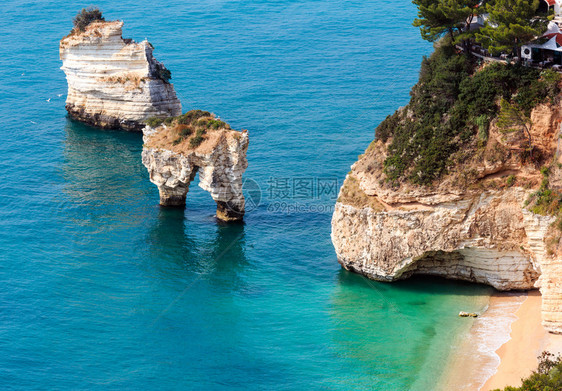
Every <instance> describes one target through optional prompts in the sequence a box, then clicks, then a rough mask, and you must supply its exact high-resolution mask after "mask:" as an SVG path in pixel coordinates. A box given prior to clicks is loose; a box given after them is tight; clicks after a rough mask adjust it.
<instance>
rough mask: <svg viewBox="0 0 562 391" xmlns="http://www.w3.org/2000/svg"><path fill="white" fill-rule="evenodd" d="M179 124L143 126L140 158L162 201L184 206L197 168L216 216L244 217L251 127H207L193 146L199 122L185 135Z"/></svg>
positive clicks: (201, 183)
mask: <svg viewBox="0 0 562 391" xmlns="http://www.w3.org/2000/svg"><path fill="white" fill-rule="evenodd" d="M198 121H202V120H201V119H198ZM203 121H204V119H203ZM184 126H185V125H184ZM181 129H182V125H177V124H176V123H172V124H169V125H161V126H158V127H156V128H151V127H150V126H147V127H146V128H145V130H144V137H143V140H144V146H143V151H142V162H143V164H144V165H145V167H146V168H147V169H148V172H149V175H150V181H151V182H152V183H154V184H155V185H156V186H158V191H159V193H160V204H161V205H163V206H184V205H185V202H186V196H187V193H188V191H189V185H190V184H191V182H192V181H193V179H194V178H195V175H196V174H197V173H199V187H201V188H202V189H204V190H206V191H208V192H209V193H210V194H211V196H212V197H213V199H214V200H215V202H216V203H217V212H216V216H217V218H218V219H220V220H223V221H237V220H242V218H243V216H244V207H245V202H244V195H243V193H242V174H243V173H244V171H245V170H246V168H247V166H248V161H247V159H246V152H247V150H248V143H249V140H248V132H247V131H242V132H239V131H235V130H232V129H230V128H229V127H228V126H224V127H222V126H221V128H219V129H208V130H206V133H205V135H204V136H203V137H204V140H203V141H202V142H201V144H200V145H198V146H193V145H191V144H190V142H191V140H192V139H193V137H194V135H193V134H195V132H196V128H194V129H193V132H192V135H191V136H186V137H185V138H184V137H182V136H181V133H179V132H181Z"/></svg>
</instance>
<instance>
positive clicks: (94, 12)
mask: <svg viewBox="0 0 562 391" xmlns="http://www.w3.org/2000/svg"><path fill="white" fill-rule="evenodd" d="M96 20H105V19H104V18H103V16H102V13H101V11H100V10H99V8H97V7H90V8H82V11H80V12H79V13H78V14H77V15H76V16H75V17H74V19H73V20H72V23H73V24H74V28H75V29H77V30H79V31H84V30H86V27H88V25H89V24H90V23H92V22H94V21H96Z"/></svg>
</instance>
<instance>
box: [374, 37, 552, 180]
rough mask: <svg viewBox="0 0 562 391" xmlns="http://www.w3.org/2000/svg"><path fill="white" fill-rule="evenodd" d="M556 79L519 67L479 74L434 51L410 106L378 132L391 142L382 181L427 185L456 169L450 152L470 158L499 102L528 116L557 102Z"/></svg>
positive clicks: (469, 62)
mask: <svg viewBox="0 0 562 391" xmlns="http://www.w3.org/2000/svg"><path fill="white" fill-rule="evenodd" d="M559 80H560V77H559V75H558V74H556V73H555V72H552V71H542V72H541V71H540V70H537V69H534V68H526V67H523V66H522V65H520V64H516V65H503V64H491V65H488V66H486V67H484V68H483V69H480V68H479V67H478V64H477V63H476V62H475V60H474V59H471V58H469V57H467V56H465V55H460V54H457V53H456V52H455V50H454V48H453V47H451V46H449V45H442V46H439V47H437V48H436V50H435V52H434V53H433V55H432V56H431V57H429V58H425V59H424V60H423V62H422V67H421V71H420V79H419V82H418V83H417V84H416V85H415V86H414V88H413V89H412V92H411V100H410V103H409V104H408V106H407V107H406V108H404V109H402V110H399V111H398V112H396V113H395V114H394V115H392V116H388V117H387V118H386V119H385V120H384V121H383V122H382V123H381V124H380V125H379V127H378V128H377V130H376V138H377V139H379V140H382V141H384V142H387V141H388V142H389V144H388V147H387V148H388V154H387V159H386V160H385V162H384V172H385V174H386V179H387V180H388V181H390V182H391V183H393V184H396V185H398V184H399V182H400V181H404V180H406V181H409V182H412V183H415V184H418V185H431V184H432V183H433V182H434V181H435V180H437V179H438V178H439V177H441V176H442V175H444V174H446V173H447V172H448V171H449V169H450V168H451V167H452V166H453V165H454V162H452V161H451V160H450V157H451V156H452V155H453V154H454V153H456V152H457V151H459V150H461V149H462V150H463V151H466V154H467V156H470V155H471V154H472V153H473V152H474V151H475V150H476V148H477V147H478V145H479V143H478V140H479V139H480V140H486V139H487V130H488V125H489V121H491V120H492V119H493V118H495V117H496V116H497V115H498V112H499V107H498V104H497V102H498V101H499V100H500V99H501V98H503V99H505V100H506V101H508V102H510V103H513V104H516V105H517V106H518V107H519V108H520V109H521V110H522V111H523V113H524V114H525V115H526V116H529V114H530V112H531V110H532V109H533V108H534V107H535V106H536V105H537V104H539V103H541V102H543V101H545V100H550V101H551V102H552V101H554V100H555V97H556V96H557V94H558V93H559V88H558V83H559ZM480 144H484V142H483V141H481V142H480Z"/></svg>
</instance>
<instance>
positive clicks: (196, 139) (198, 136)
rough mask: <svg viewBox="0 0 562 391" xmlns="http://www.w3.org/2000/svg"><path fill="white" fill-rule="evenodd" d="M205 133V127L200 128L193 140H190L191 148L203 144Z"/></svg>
mask: <svg viewBox="0 0 562 391" xmlns="http://www.w3.org/2000/svg"><path fill="white" fill-rule="evenodd" d="M204 134H205V130H204V129H198V130H197V133H196V134H195V136H194V137H193V138H192V139H191V140H189V146H190V147H191V148H197V147H198V146H199V145H201V143H202V142H203V140H205V138H204V137H203V135H204Z"/></svg>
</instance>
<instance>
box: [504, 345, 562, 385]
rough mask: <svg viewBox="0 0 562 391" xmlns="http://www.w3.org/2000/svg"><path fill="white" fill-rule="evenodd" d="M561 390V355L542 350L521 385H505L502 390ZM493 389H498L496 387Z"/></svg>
mask: <svg viewBox="0 0 562 391" xmlns="http://www.w3.org/2000/svg"><path fill="white" fill-rule="evenodd" d="M560 390H562V357H560V356H554V355H553V354H552V353H548V352H543V353H542V354H541V355H540V356H539V366H538V368H537V370H536V371H535V372H533V374H532V375H531V376H529V377H528V378H526V379H523V384H522V385H521V387H506V388H504V389H503V391H560ZM495 391H500V390H499V389H496V390H495Z"/></svg>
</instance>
